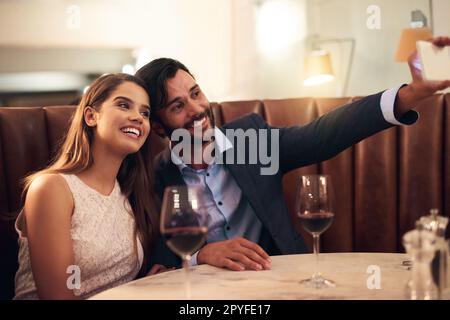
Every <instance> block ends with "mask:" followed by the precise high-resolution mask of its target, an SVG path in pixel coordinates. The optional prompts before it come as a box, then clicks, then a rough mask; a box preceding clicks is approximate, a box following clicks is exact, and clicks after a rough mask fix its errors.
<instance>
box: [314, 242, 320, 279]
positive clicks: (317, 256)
mask: <svg viewBox="0 0 450 320" xmlns="http://www.w3.org/2000/svg"><path fill="white" fill-rule="evenodd" d="M313 239H314V255H315V257H316V266H315V270H314V271H315V272H314V276H315V277H317V276H319V275H320V272H319V251H320V235H319V234H318V233H314V234H313Z"/></svg>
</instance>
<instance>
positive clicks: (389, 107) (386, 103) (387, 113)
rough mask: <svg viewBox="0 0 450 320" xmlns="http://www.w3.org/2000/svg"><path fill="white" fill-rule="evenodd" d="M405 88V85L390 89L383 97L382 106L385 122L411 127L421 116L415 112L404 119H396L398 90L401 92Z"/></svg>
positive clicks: (409, 113)
mask: <svg viewBox="0 0 450 320" xmlns="http://www.w3.org/2000/svg"><path fill="white" fill-rule="evenodd" d="M403 86H405V85H404V84H402V85H400V86H398V87H395V88H391V89H388V90H386V91H385V92H383V94H382V95H381V100H380V105H381V112H382V113H383V117H384V120H386V121H387V122H389V123H391V124H393V125H400V126H401V125H410V124H412V123H415V122H416V121H417V119H418V118H419V114H418V113H417V112H416V111H414V110H410V111H408V112H407V113H406V114H405V116H403V117H402V119H397V118H395V114H394V107H395V99H396V98H397V94H398V90H400V88H401V87H403ZM399 120H400V121H401V122H400V121H399Z"/></svg>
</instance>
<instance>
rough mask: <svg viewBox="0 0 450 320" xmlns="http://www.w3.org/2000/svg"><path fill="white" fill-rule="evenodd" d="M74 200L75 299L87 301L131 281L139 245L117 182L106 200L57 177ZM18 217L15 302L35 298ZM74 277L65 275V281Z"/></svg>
mask: <svg viewBox="0 0 450 320" xmlns="http://www.w3.org/2000/svg"><path fill="white" fill-rule="evenodd" d="M61 176H62V177H64V179H65V180H66V182H67V184H68V186H69V188H70V191H71V192H72V196H73V200H74V211H73V215H72V228H71V236H72V240H73V251H74V257H75V265H76V266H78V267H79V270H80V275H81V287H80V289H74V294H75V295H77V296H80V297H82V298H88V297H90V296H92V295H94V294H96V293H99V292H101V291H103V290H106V289H109V288H112V287H115V286H118V285H120V284H123V283H126V282H128V281H131V280H133V279H134V278H135V277H136V275H137V274H138V272H139V269H140V266H141V265H142V260H143V250H142V246H141V243H140V241H139V240H138V239H136V235H135V232H134V217H133V216H132V214H131V207H130V204H129V202H128V200H127V199H126V197H125V196H124V195H123V194H122V192H121V190H120V186H119V183H118V182H117V181H116V184H115V186H114V189H113V191H112V192H111V194H110V195H109V196H105V195H102V194H100V193H99V192H97V191H95V190H94V189H92V188H90V187H89V186H87V185H86V184H85V183H83V182H82V181H81V180H80V179H79V178H78V177H77V176H75V175H61ZM23 225H24V220H23V213H22V212H21V213H20V215H19V217H18V218H17V221H16V229H17V231H18V233H19V245H20V249H19V269H18V271H17V273H16V278H15V282H16V292H15V293H16V295H15V297H14V299H38V295H37V291H36V285H35V282H34V279H33V273H32V270H31V265H30V255H29V251H28V241H27V238H26V237H25V236H24V235H23V232H21V230H23ZM73 274H75V273H74V272H73V271H72V272H71V273H68V274H67V277H68V278H69V277H70V276H71V275H73Z"/></svg>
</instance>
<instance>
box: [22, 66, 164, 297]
mask: <svg viewBox="0 0 450 320" xmlns="http://www.w3.org/2000/svg"><path fill="white" fill-rule="evenodd" d="M149 117H150V105H149V97H148V94H147V91H146V88H145V84H144V83H143V82H142V81H141V80H139V79H137V78H135V77H133V76H130V75H125V74H108V75H105V76H102V77H100V78H98V79H97V80H95V81H94V82H93V83H92V84H91V85H90V86H89V89H88V90H87V92H86V93H85V94H84V96H83V98H82V100H81V102H80V104H79V106H78V108H77V110H76V111H75V114H74V116H73V118H72V123H71V126H70V129H69V131H68V133H67V136H66V138H65V141H64V144H63V145H62V148H61V150H60V153H59V156H58V157H57V158H56V160H55V161H54V162H53V164H52V165H51V166H49V167H48V168H46V169H44V170H42V171H39V172H37V173H35V174H33V175H31V176H30V177H28V178H27V179H26V181H25V188H24V200H25V202H24V208H23V210H22V212H21V213H20V215H19V217H18V218H17V221H16V228H17V230H18V232H19V244H20V250H19V270H18V271H17V274H16V295H15V299H80V298H81V299H85V298H88V297H90V296H92V295H94V294H96V293H98V292H100V291H103V290H105V289H108V288H111V287H114V286H117V285H119V284H122V283H125V282H128V281H130V280H133V279H135V278H136V276H138V274H141V275H144V274H145V270H146V261H147V254H148V248H149V247H150V245H151V243H152V240H153V239H154V237H155V236H156V233H157V230H158V229H157V228H158V215H157V209H156V204H155V200H154V198H153V196H152V195H153V190H152V181H151V180H152V168H150V167H149V165H150V163H151V161H150V159H148V155H149V150H148V149H149V141H148V139H147V137H148V135H149V132H150V122H149ZM144 253H145V254H144Z"/></svg>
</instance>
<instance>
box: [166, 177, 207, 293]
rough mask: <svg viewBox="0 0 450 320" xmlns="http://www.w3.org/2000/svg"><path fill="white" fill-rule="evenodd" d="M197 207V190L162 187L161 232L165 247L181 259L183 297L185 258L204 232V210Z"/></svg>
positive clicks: (188, 287) (186, 270)
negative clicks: (163, 188)
mask: <svg viewBox="0 0 450 320" xmlns="http://www.w3.org/2000/svg"><path fill="white" fill-rule="evenodd" d="M200 206H201V200H200V193H199V190H198V189H195V188H188V187H187V186H171V187H167V188H166V189H165V190H164V197H163V203H162V212H161V234H162V235H163V237H164V238H165V240H166V243H167V246H168V247H169V248H170V249H171V250H172V251H173V252H174V253H176V254H177V255H179V256H180V257H181V259H182V260H183V268H184V270H185V275H186V278H185V285H186V297H187V299H191V284H190V276H189V261H190V260H191V257H192V254H193V253H194V252H196V251H197V250H198V249H200V247H201V246H202V245H203V243H204V241H205V239H206V235H207V232H208V227H207V213H206V212H205V211H204V210H201V207H200Z"/></svg>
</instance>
